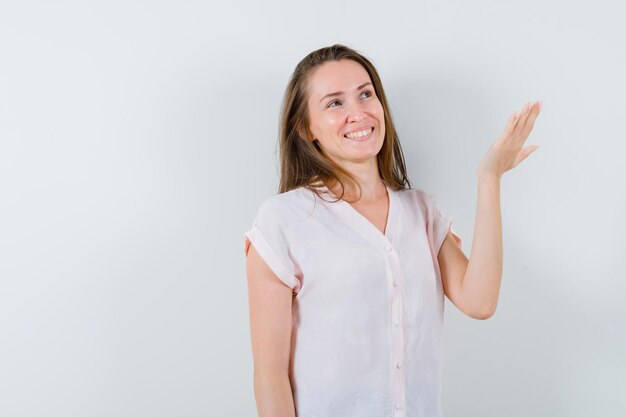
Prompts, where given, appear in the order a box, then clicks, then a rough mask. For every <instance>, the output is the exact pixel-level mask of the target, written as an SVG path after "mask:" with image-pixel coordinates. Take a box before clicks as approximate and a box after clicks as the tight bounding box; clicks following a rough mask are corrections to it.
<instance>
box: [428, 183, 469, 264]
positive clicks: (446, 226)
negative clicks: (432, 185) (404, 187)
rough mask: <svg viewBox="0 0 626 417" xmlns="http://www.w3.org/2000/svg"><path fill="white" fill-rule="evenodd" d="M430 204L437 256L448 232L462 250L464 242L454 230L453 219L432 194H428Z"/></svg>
mask: <svg viewBox="0 0 626 417" xmlns="http://www.w3.org/2000/svg"><path fill="white" fill-rule="evenodd" d="M428 204H429V206H430V207H429V212H430V213H431V221H432V234H433V247H434V250H435V254H439V249H441V245H443V241H444V240H445V238H446V235H447V234H448V230H450V231H451V232H452V237H453V238H454V240H455V241H456V243H457V244H458V245H459V247H461V248H462V247H463V246H462V244H463V241H462V240H461V238H460V237H459V236H458V235H457V234H456V233H455V232H454V229H453V228H452V218H451V217H450V216H447V215H446V214H444V213H443V212H442V211H441V210H440V208H439V204H438V203H437V197H435V196H434V195H432V194H428Z"/></svg>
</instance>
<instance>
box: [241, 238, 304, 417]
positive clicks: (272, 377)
mask: <svg viewBox="0 0 626 417" xmlns="http://www.w3.org/2000/svg"><path fill="white" fill-rule="evenodd" d="M246 273H247V277H248V299H249V305H250V336H251V340H252V355H253V360H254V396H255V399H256V405H257V411H258V415H259V417H295V415H296V413H295V408H294V402H293V393H292V391H291V383H290V382H289V359H290V354H291V326H292V323H291V307H292V306H291V302H292V297H293V295H292V289H291V288H289V287H288V286H286V285H285V284H284V283H283V282H282V281H281V280H280V279H279V278H278V277H277V276H276V275H275V274H274V272H273V271H272V270H271V269H270V268H269V266H267V264H266V263H265V261H264V260H263V258H261V256H260V255H259V253H258V252H257V251H256V249H255V248H254V245H252V244H250V248H249V249H248V252H247V255H246Z"/></svg>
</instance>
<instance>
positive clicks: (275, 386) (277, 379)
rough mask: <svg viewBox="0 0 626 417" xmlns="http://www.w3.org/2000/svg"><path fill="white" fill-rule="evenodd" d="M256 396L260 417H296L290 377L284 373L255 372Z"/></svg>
mask: <svg viewBox="0 0 626 417" xmlns="http://www.w3.org/2000/svg"><path fill="white" fill-rule="evenodd" d="M254 396H255V399H256V406H257V412H258V415H259V417H296V412H295V407H294V403H293V393H292V390H291V383H290V381H289V376H288V375H287V374H285V373H284V372H275V371H257V370H255V372H254Z"/></svg>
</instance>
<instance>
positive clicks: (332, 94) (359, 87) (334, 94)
mask: <svg viewBox="0 0 626 417" xmlns="http://www.w3.org/2000/svg"><path fill="white" fill-rule="evenodd" d="M368 84H371V82H369V81H368V82H366V83H365V84H361V85H360V86H358V87H357V88H355V90H360V89H361V88H363V87H365V86H366V85H368ZM342 94H343V91H337V92H336V93H330V94H326V95H325V96H324V97H322V99H321V100H320V101H323V100H324V99H325V98H327V97H334V96H340V95H342Z"/></svg>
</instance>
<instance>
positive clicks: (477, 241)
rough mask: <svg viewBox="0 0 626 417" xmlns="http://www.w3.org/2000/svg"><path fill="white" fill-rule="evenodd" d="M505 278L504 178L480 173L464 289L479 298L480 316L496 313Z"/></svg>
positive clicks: (475, 299) (477, 307) (476, 302)
mask: <svg viewBox="0 0 626 417" xmlns="http://www.w3.org/2000/svg"><path fill="white" fill-rule="evenodd" d="M501 281H502V215H501V212H500V178H499V177H497V176H492V175H481V174H479V175H478V197H477V202H476V225H475V227H474V240H473V241H472V250H471V254H470V257H469V263H468V266H467V270H466V272H465V276H464V278H463V292H464V293H465V294H466V296H467V297H468V299H469V300H473V301H474V302H475V306H474V308H475V310H476V311H477V313H478V315H479V316H482V317H485V318H488V317H490V316H492V315H493V314H494V312H495V310H496V306H497V304H498V295H499V293H500V283H501Z"/></svg>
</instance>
